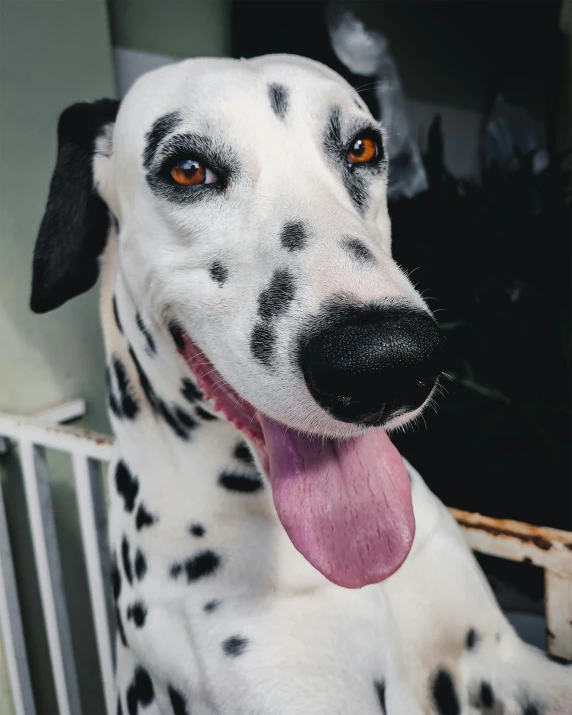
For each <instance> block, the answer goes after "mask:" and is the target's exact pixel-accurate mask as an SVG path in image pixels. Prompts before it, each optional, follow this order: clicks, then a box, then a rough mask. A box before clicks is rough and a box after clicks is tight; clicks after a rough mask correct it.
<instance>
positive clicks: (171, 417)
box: [157, 398, 197, 441]
mask: <svg viewBox="0 0 572 715" xmlns="http://www.w3.org/2000/svg"><path fill="white" fill-rule="evenodd" d="M178 409H179V408H177V407H175V413H174V414H173V412H172V411H171V408H170V407H169V406H168V405H167V404H166V403H165V402H163V400H162V399H160V398H158V399H157V412H158V413H159V414H160V415H161V417H162V418H163V419H164V420H165V422H166V423H167V424H168V425H169V427H170V428H171V429H172V430H173V432H174V433H175V434H176V435H177V437H180V438H181V439H182V440H184V441H187V440H188V439H189V432H188V429H187V428H186V427H185V426H184V425H183V424H182V423H181V422H180V421H179V420H178V419H177V415H176V413H177V410H178ZM188 417H189V419H190V420H192V419H193V418H192V417H191V416H190V415H188ZM196 424H197V423H196V422H195V421H194V420H193V427H196Z"/></svg>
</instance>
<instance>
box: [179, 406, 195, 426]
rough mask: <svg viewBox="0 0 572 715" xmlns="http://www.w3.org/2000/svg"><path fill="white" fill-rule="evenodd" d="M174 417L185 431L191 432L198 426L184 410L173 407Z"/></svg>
mask: <svg viewBox="0 0 572 715" xmlns="http://www.w3.org/2000/svg"><path fill="white" fill-rule="evenodd" d="M175 417H176V418H177V419H178V420H179V422H180V423H181V424H182V425H183V427H184V428H185V429H188V430H191V429H194V428H195V427H196V426H197V425H198V422H197V421H196V420H194V419H193V418H192V416H191V415H190V414H189V413H188V412H187V411H186V410H183V408H182V407H175Z"/></svg>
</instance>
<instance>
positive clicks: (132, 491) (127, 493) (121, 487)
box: [115, 459, 139, 514]
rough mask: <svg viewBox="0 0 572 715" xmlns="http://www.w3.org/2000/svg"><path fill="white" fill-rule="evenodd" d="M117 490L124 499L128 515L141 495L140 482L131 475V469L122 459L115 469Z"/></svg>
mask: <svg viewBox="0 0 572 715" xmlns="http://www.w3.org/2000/svg"><path fill="white" fill-rule="evenodd" d="M115 488H116V489H117V493H118V494H119V495H120V496H121V498H122V499H123V506H124V508H125V511H126V512H127V513H129V514H130V513H131V512H132V511H133V508H134V507H135V499H137V494H138V493H139V480H138V479H137V477H134V476H133V475H132V474H131V471H130V469H129V467H128V466H127V465H126V464H125V462H124V461H123V460H122V459H121V460H120V461H119V462H118V463H117V466H116V467H115Z"/></svg>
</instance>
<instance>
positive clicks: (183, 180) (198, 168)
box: [171, 159, 216, 186]
mask: <svg viewBox="0 0 572 715" xmlns="http://www.w3.org/2000/svg"><path fill="white" fill-rule="evenodd" d="M171 177H172V179H173V181H175V182H176V183H177V184H179V185H180V186H199V185H200V184H212V183H214V182H215V181H216V177H215V176H214V174H213V172H212V171H211V170H210V169H207V167H206V166H205V165H204V164H201V163H200V162H199V161H196V160H195V159H185V160H184V161H180V162H179V163H178V164H175V166H174V167H173V168H172V169H171Z"/></svg>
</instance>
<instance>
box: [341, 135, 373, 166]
mask: <svg viewBox="0 0 572 715" xmlns="http://www.w3.org/2000/svg"><path fill="white" fill-rule="evenodd" d="M377 152H378V149H377V142H376V141H375V140H374V139H372V138H371V137H359V138H358V139H356V140H355V142H354V143H353V144H352V147H351V149H350V150H349V152H348V160H349V162H350V164H365V163H366V162H368V161H371V160H372V159H375V158H376V156H377Z"/></svg>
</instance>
